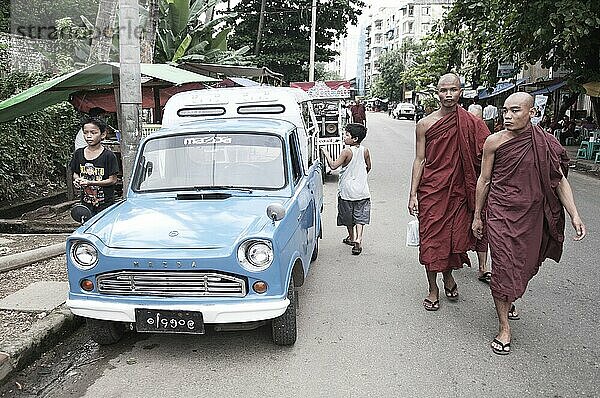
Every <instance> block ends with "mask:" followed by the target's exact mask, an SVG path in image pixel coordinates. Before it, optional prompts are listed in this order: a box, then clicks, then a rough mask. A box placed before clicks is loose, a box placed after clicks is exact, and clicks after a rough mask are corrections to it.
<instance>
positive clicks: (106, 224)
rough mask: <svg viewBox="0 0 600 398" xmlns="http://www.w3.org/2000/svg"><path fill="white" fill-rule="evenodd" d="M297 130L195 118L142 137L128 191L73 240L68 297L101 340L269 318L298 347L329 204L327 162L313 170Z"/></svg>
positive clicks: (282, 339)
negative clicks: (302, 307)
mask: <svg viewBox="0 0 600 398" xmlns="http://www.w3.org/2000/svg"><path fill="white" fill-rule="evenodd" d="M298 130H299V128H298V127H297V126H296V125H294V124H292V123H290V122H287V121H283V120H277V119H266V118H227V119H211V120H194V121H190V122H187V123H182V124H180V125H173V126H172V127H170V128H163V129H161V130H159V131H158V132H154V133H152V134H150V135H149V136H148V137H146V138H145V139H144V140H143V141H142V142H141V143H140V146H139V150H138V154H137V156H136V161H135V165H134V170H133V176H132V179H131V184H130V187H129V190H128V193H127V199H126V200H124V201H122V202H120V203H117V204H115V205H113V206H112V207H110V208H108V209H106V210H105V211H103V212H101V213H100V214H98V215H96V216H94V217H93V218H91V219H89V220H87V221H85V223H84V224H83V225H82V226H81V227H79V228H78V229H77V230H76V231H75V232H74V233H73V235H71V236H70V237H69V238H68V239H67V268H68V275H69V285H70V290H69V297H68V300H67V305H68V306H69V308H70V309H71V311H72V312H73V313H74V314H75V315H78V316H81V317H84V318H85V319H86V323H87V327H88V330H89V333H90V337H91V338H92V339H94V340H95V341H96V342H98V343H99V344H111V343H115V342H117V341H118V340H119V339H120V338H121V336H122V334H123V333H124V332H125V331H126V330H128V329H129V330H134V331H138V332H152V333H189V334H202V333H204V330H205V326H206V325H212V326H213V327H214V328H215V330H233V329H238V328H242V329H249V328H253V327H258V326H261V325H263V324H268V325H269V326H270V329H271V333H272V338H273V341H274V343H275V344H278V345H291V344H294V342H295V341H296V305H297V294H296V290H295V289H296V287H298V286H301V285H302V284H303V283H304V280H305V277H306V275H307V273H308V270H309V267H310V263H311V261H314V260H315V259H316V258H317V255H318V250H319V238H320V236H321V210H322V208H323V185H322V178H321V173H322V168H321V166H320V165H319V163H318V162H315V163H313V164H312V165H311V166H310V167H309V168H308V169H305V167H304V164H305V163H304V161H303V159H302V157H303V152H302V150H301V145H300V137H299V135H300V134H299V132H298Z"/></svg>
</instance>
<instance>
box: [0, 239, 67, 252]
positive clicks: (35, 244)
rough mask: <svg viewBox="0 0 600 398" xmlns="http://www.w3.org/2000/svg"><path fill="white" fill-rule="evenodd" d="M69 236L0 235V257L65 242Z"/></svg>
mask: <svg viewBox="0 0 600 398" xmlns="http://www.w3.org/2000/svg"><path fill="white" fill-rule="evenodd" d="M68 236H69V234H0V257H2V256H7V255H10V254H15V253H21V252H24V251H27V250H32V249H37V248H39V247H43V246H49V245H53V244H55V243H62V242H65V241H66V239H67V237H68Z"/></svg>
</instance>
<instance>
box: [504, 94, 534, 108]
mask: <svg viewBox="0 0 600 398" xmlns="http://www.w3.org/2000/svg"><path fill="white" fill-rule="evenodd" d="M505 103H517V104H520V105H521V106H523V107H525V108H527V109H529V108H533V106H534V104H535V99H534V98H533V96H532V95H531V94H528V93H526V92H524V91H519V92H516V93H514V94H511V95H509V96H508V98H506V102H505Z"/></svg>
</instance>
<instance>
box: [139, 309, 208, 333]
mask: <svg viewBox="0 0 600 398" xmlns="http://www.w3.org/2000/svg"><path fill="white" fill-rule="evenodd" d="M135 328H136V330H137V331H138V332H151V333H188V334H204V319H203V318H202V313H201V312H194V311H172V310H151V309H145V308H136V310H135Z"/></svg>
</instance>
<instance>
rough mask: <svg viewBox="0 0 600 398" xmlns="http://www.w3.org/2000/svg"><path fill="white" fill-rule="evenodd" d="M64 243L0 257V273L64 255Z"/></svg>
mask: <svg viewBox="0 0 600 398" xmlns="http://www.w3.org/2000/svg"><path fill="white" fill-rule="evenodd" d="M65 250H66V243H65V242H63V243H56V244H54V245H50V246H44V247H40V248H38V249H33V250H28V251H26V252H22V253H15V254H10V255H8V256H3V257H0V272H5V271H10V270H12V269H17V268H21V267H24V266H26V265H30V264H33V263H37V262H38V261H43V260H47V259H49V258H52V257H56V256H60V255H62V254H65Z"/></svg>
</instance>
